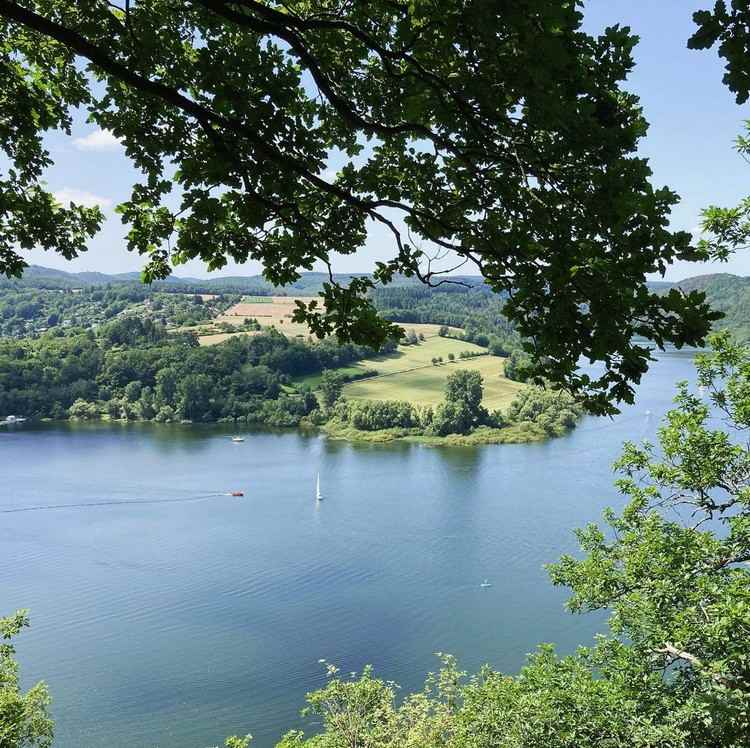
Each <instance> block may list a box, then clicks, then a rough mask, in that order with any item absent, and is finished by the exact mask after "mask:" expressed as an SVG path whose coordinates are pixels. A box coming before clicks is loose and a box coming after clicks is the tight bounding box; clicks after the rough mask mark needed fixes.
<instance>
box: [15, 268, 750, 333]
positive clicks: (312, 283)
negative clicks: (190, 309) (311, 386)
mask: <svg viewBox="0 0 750 748" xmlns="http://www.w3.org/2000/svg"><path fill="white" fill-rule="evenodd" d="M362 275H365V273H355V274H347V273H340V274H336V275H334V278H335V279H336V280H337V281H339V282H341V283H347V282H348V281H349V280H351V279H352V278H355V277H359V276H362ZM452 279H453V280H461V281H463V282H464V283H466V284H467V285H468V286H470V287H473V288H478V287H484V289H485V290H487V291H488V292H489V289H488V288H487V287H486V286H484V281H483V279H482V278H481V277H479V276H453V278H452ZM327 280H328V274H327V273H312V272H310V273H303V274H302V276H301V277H300V278H299V280H297V281H296V282H295V283H292V284H290V285H288V286H285V287H276V286H274V285H272V284H271V283H269V282H268V281H267V280H266V279H265V278H263V276H262V275H249V276H242V275H237V276H229V277H219V278H182V277H180V276H176V275H175V276H170V277H169V278H167V279H166V280H163V281H157V282H156V283H154V284H153V287H154V288H155V289H158V290H169V291H183V292H186V293H241V294H259V295H268V294H279V295H293V294H299V295H301V296H304V295H314V294H317V293H318V292H319V291H320V290H321V289H322V287H323V283H324V282H326V281H327ZM119 283H123V284H126V283H140V274H139V273H115V274H107V273H91V272H85V273H69V272H66V271H65V270H54V269H53V268H46V267H42V266H40V265H32V266H30V267H28V268H27V269H26V271H25V272H24V275H23V278H22V279H20V280H7V279H3V278H0V287H8V286H10V287H13V286H17V287H26V288H47V289H71V288H84V287H88V286H100V285H111V284H119ZM420 285H421V284H420V283H419V281H418V280H416V279H414V278H404V277H401V278H397V279H396V280H395V281H394V283H393V284H392V287H398V286H420ZM648 286H649V288H651V289H652V290H653V291H656V292H665V291H667V290H668V289H670V288H674V287H677V288H680V289H681V290H683V291H685V292H689V291H693V290H697V291H703V292H705V294H706V298H707V299H708V301H709V303H710V304H711V306H712V307H713V308H714V309H716V310H717V311H720V312H722V313H723V314H724V315H725V317H724V319H723V320H721V321H720V322H719V323H717V325H716V328H717V329H729V330H731V331H732V332H733V333H734V334H735V335H736V336H737V337H738V338H739V339H741V340H743V341H750V278H743V277H741V276H738V275H731V274H729V273H713V274H710V275H697V276H695V277H693V278H686V279H685V280H683V281H680V282H679V283H669V282H667V281H650V282H649V284H648ZM443 290H448V291H449V290H457V289H456V287H455V286H447V287H444V288H443Z"/></svg>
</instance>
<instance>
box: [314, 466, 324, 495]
mask: <svg viewBox="0 0 750 748" xmlns="http://www.w3.org/2000/svg"><path fill="white" fill-rule="evenodd" d="M315 501H323V494H322V493H320V473H318V480H317V483H316V484H315Z"/></svg>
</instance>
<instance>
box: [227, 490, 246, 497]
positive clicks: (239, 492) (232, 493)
mask: <svg viewBox="0 0 750 748" xmlns="http://www.w3.org/2000/svg"><path fill="white" fill-rule="evenodd" d="M229 495H230V496H244V495H245V492H244V491H232V492H231V493H230V494H229Z"/></svg>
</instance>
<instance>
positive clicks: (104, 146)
mask: <svg viewBox="0 0 750 748" xmlns="http://www.w3.org/2000/svg"><path fill="white" fill-rule="evenodd" d="M73 145H74V146H75V147H76V148H78V150H79V151H114V150H116V149H117V148H120V147H121V146H122V143H121V142H120V140H119V139H118V138H116V137H115V136H114V134H113V133H112V131H111V130H94V132H90V133H89V134H88V135H85V136H84V137H82V138H74V139H73Z"/></svg>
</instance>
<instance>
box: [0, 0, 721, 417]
mask: <svg viewBox="0 0 750 748" xmlns="http://www.w3.org/2000/svg"><path fill="white" fill-rule="evenodd" d="M579 5H580V4H579V3H578V2H576V1H575V0H568V1H561V0H522V1H520V2H519V1H518V0H513V2H510V1H509V0H450V1H447V0H446V1H441V2H435V1H434V0H416V1H415V0H409V2H406V1H405V0H404V1H397V2H392V1H391V0H375V1H374V2H368V3H349V2H343V1H342V0H293V1H292V2H283V3H281V2H270V1H267V0H266V1H257V2H256V1H254V0H232V1H229V0H193V2H190V3H185V4H175V3H172V2H167V1H166V0H140V1H139V2H125V3H124V5H122V7H118V6H117V4H115V3H112V2H108V1H107V0H86V1H85V2H77V3H68V2H63V0H22V1H19V2H13V1H12V0H0V102H2V109H3V111H5V112H10V113H11V116H10V117H4V118H2V119H1V120H0V144H1V147H2V149H3V150H4V152H5V153H6V155H7V156H8V159H9V161H10V164H11V167H10V168H9V169H8V170H7V175H5V176H4V177H3V179H2V180H0V202H2V205H3V209H4V218H3V220H2V221H1V222H0V271H2V272H4V273H6V274H18V273H20V272H21V271H22V269H23V267H24V259H23V255H22V254H21V253H22V252H23V250H25V249H28V248H31V247H33V246H41V247H44V248H46V249H50V250H55V251H57V252H60V253H61V254H62V255H63V256H65V257H73V256H75V255H76V254H78V253H79V252H81V251H83V250H84V248H85V246H86V242H87V240H88V238H89V237H90V236H92V235H93V234H94V233H95V232H96V231H97V229H98V228H99V226H100V224H101V221H102V215H101V212H100V211H99V210H98V209H97V208H85V207H82V206H76V205H73V204H70V205H68V206H60V205H57V204H56V203H55V201H54V198H53V197H52V195H51V194H50V193H49V192H48V191H47V190H46V189H45V187H44V185H43V182H42V179H43V175H44V171H45V169H46V168H47V167H48V166H49V165H50V163H51V157H50V154H49V153H48V152H47V151H46V150H45V147H44V144H43V137H44V135H45V133H46V132H48V131H50V130H63V131H67V132H69V131H70V126H71V112H72V111H73V109H74V108H75V107H83V108H84V109H85V110H86V111H87V112H88V116H89V120H90V121H91V122H92V123H95V124H96V125H97V126H98V127H100V128H103V129H105V130H108V131H111V132H112V133H114V135H115V136H116V137H117V138H119V139H120V140H121V141H122V143H123V145H124V148H125V153H126V154H127V156H128V158H129V159H130V160H131V161H132V163H133V164H134V165H135V166H136V167H137V169H138V170H139V171H140V172H141V174H142V177H141V178H140V179H139V180H138V181H137V183H136V184H134V185H133V187H132V193H131V196H130V198H129V199H128V200H126V201H125V202H124V203H122V204H121V205H120V206H119V207H118V210H119V212H120V214H121V217H122V220H123V222H124V223H125V224H127V226H128V227H129V231H128V239H127V242H128V247H129V249H130V250H133V251H136V252H138V253H140V254H142V255H144V256H145V257H146V258H147V264H146V266H145V271H144V276H145V279H146V280H149V279H154V278H161V277H164V276H166V275H167V274H168V273H169V272H170V270H171V268H172V266H174V265H176V264H180V263H183V262H185V261H187V260H189V259H193V258H200V259H202V260H203V261H204V262H205V263H206V266H207V267H208V268H209V269H217V268H220V267H222V266H223V265H224V264H225V263H226V262H227V260H229V259H232V260H235V261H237V262H244V261H246V260H249V259H254V260H259V261H260V262H262V264H263V267H264V274H265V276H266V277H267V278H268V279H269V280H270V281H272V282H274V283H277V284H284V283H289V282H291V281H293V280H294V279H295V278H296V277H297V275H298V271H299V269H302V268H307V269H309V268H311V267H312V266H313V263H315V262H316V261H322V262H323V263H325V264H328V265H329V267H330V264H331V262H332V260H333V257H334V254H336V253H343V254H351V253H355V252H358V251H359V250H360V249H361V248H362V247H363V246H364V243H365V240H366V235H367V230H368V228H369V227H370V226H372V225H375V224H377V225H379V226H381V227H382V228H383V229H384V230H385V232H386V233H387V235H388V236H389V238H390V241H391V243H392V246H393V252H392V259H391V260H389V261H387V262H379V263H377V265H376V267H375V269H374V276H373V277H372V278H371V277H358V278H354V279H352V280H351V282H350V283H349V284H348V285H346V286H344V285H341V284H339V283H336V282H334V280H333V279H332V281H331V282H330V283H328V284H327V285H326V287H325V290H324V292H323V294H322V296H323V299H322V303H321V302H317V303H314V302H313V303H309V304H303V303H302V302H300V307H299V309H298V312H297V315H298V317H299V318H300V319H303V318H304V319H306V320H307V321H308V322H309V323H310V324H311V326H312V327H313V329H314V330H315V331H316V332H317V333H318V334H320V335H324V334H331V333H336V334H337V335H338V336H339V337H340V338H341V339H352V340H354V341H355V342H367V343H369V344H377V343H378V342H381V341H383V340H384V339H386V338H387V337H388V336H391V335H393V334H394V333H396V332H398V330H397V328H396V327H395V326H394V325H393V324H391V323H388V322H386V321H384V320H382V319H380V318H379V317H378V315H377V314H376V312H375V311H374V309H373V307H372V305H371V303H370V301H369V300H368V298H367V292H368V291H369V289H370V288H371V287H372V286H373V284H383V283H387V282H389V281H390V280H392V279H393V277H394V275H395V274H396V273H403V274H406V275H408V276H414V275H416V276H418V277H419V278H420V279H422V280H423V281H425V282H427V283H445V282H450V279H449V278H448V277H447V276H440V275H439V274H438V268H439V267H440V264H439V263H437V262H434V260H435V259H436V254H438V255H439V254H441V253H443V254H444V253H448V254H450V255H451V256H455V258H456V260H457V262H458V263H461V262H464V263H468V264H469V266H471V267H473V268H475V269H478V270H479V271H480V272H481V273H482V275H483V276H484V277H485V278H486V280H487V282H488V283H489V284H490V286H491V287H492V289H493V290H495V291H497V292H502V293H505V294H506V295H507V302H506V305H505V313H506V314H507V316H508V317H509V318H510V319H511V320H512V321H513V322H514V323H515V324H516V326H517V328H518V330H519V332H520V333H521V334H522V335H523V336H525V337H526V338H527V339H528V341H529V342H528V346H529V349H530V352H531V353H532V354H533V356H534V359H535V361H536V367H537V374H539V375H543V376H544V377H546V378H547V379H549V380H551V381H553V382H555V383H558V384H563V385H565V386H567V387H569V388H570V389H571V390H573V391H574V392H577V393H579V394H581V395H584V396H586V397H587V398H588V403H589V406H590V407H591V409H592V410H595V411H598V412H607V411H611V409H612V406H611V402H612V401H613V400H620V399H625V400H630V399H631V398H632V384H633V383H636V382H638V381H639V379H640V377H641V375H642V374H643V372H644V371H645V370H646V367H647V364H648V360H649V358H650V356H649V352H648V349H647V347H646V346H643V345H639V344H638V343H635V342H633V339H634V337H636V336H638V337H641V338H642V337H645V338H648V339H651V340H654V341H656V343H657V344H660V345H661V344H664V343H667V342H673V343H675V344H677V345H681V344H697V343H699V342H700V341H701V340H702V338H703V337H704V335H705V334H706V332H707V330H708V328H709V324H710V321H711V319H712V315H711V312H710V310H709V309H708V307H707V305H705V303H704V300H703V298H702V296H701V294H700V293H699V292H695V293H691V294H689V295H687V296H686V295H683V294H681V293H680V292H679V291H673V292H670V293H669V294H664V295H661V296H659V295H656V294H654V293H652V292H650V291H649V290H648V289H647V288H646V285H645V276H646V274H648V273H654V272H657V273H658V272H663V271H664V270H665V268H666V266H667V264H668V263H670V262H671V261H674V260H695V259H706V258H707V257H708V256H709V255H710V250H709V248H702V249H701V248H692V247H691V246H690V235H689V234H688V233H686V232H679V231H678V232H673V231H670V230H669V228H668V220H669V212H670V209H671V207H672V206H673V205H674V204H675V203H676V202H677V199H678V198H677V196H676V195H675V193H673V192H672V191H671V190H669V189H668V188H660V189H656V188H654V187H653V186H652V185H651V183H650V182H649V177H650V175H651V172H650V169H649V167H648V164H647V162H646V160H645V159H642V158H639V157H638V156H637V155H636V149H637V146H638V143H639V140H640V139H641V138H642V137H643V136H644V134H645V133H646V130H647V123H646V121H645V120H644V118H643V116H642V113H641V110H640V108H639V105H638V100H637V97H636V96H634V95H633V94H630V93H628V92H626V91H625V90H623V89H622V88H621V84H622V82H623V80H624V79H625V78H626V76H627V74H628V73H629V71H630V70H631V68H632V67H633V58H632V55H631V52H632V49H633V47H634V45H635V44H636V41H637V37H635V36H634V35H632V34H631V33H630V31H629V29H627V28H620V27H617V26H615V27H612V28H608V29H607V30H606V31H605V32H604V33H603V34H602V35H601V36H600V37H593V36H591V35H589V34H587V33H585V32H584V31H583V30H582V20H583V16H582V13H581V11H580V10H579ZM332 169H333V170H335V171H336V173H335V175H334V176H332V175H331V173H330V172H331V170H332ZM582 355H583V356H585V357H587V358H589V359H591V360H594V361H602V362H604V363H605V364H606V371H605V373H604V374H602V375H601V376H599V377H596V378H592V377H589V376H587V375H583V374H579V373H577V370H576V367H577V362H578V360H579V358H580V357H581V356H582Z"/></svg>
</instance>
